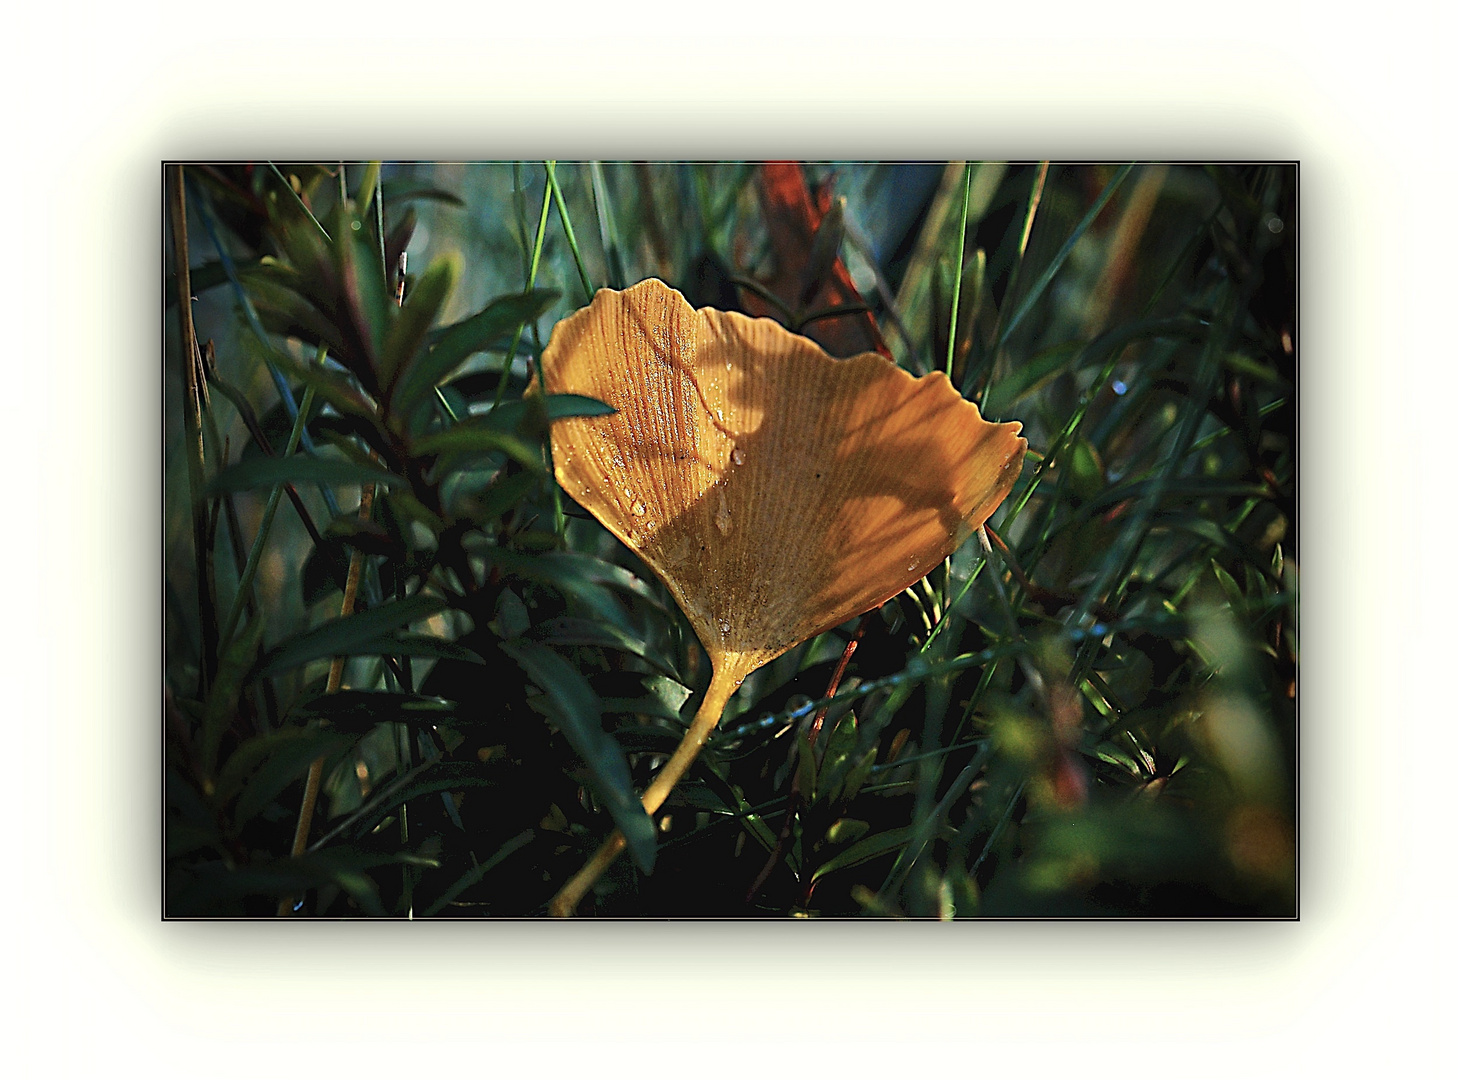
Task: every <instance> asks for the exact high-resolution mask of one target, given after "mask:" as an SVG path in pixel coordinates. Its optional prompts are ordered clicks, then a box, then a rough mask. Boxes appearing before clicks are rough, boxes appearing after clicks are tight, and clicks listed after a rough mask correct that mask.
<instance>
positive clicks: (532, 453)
mask: <svg viewBox="0 0 1458 1080" xmlns="http://www.w3.org/2000/svg"><path fill="white" fill-rule="evenodd" d="M412 448H413V450H414V451H415V453H417V454H421V455H425V454H436V455H439V456H440V458H441V462H440V463H439V464H437V466H436V468H437V470H438V471H440V472H445V471H448V470H449V469H451V468H452V467H453V465H454V463H455V462H456V461H457V460H459V459H460V458H461V457H464V456H471V455H476V454H505V455H506V456H507V457H510V458H513V459H514V460H516V461H518V462H520V463H521V464H522V465H524V466H525V467H526V468H528V469H531V470H532V471H533V472H537V473H545V472H546V471H547V467H546V466H545V465H544V464H543V463H542V452H541V450H540V449H539V448H538V447H536V446H533V445H532V444H530V443H528V442H525V441H523V440H522V439H520V438H518V437H517V436H515V435H510V434H508V433H506V432H504V431H501V430H499V429H497V428H495V427H493V426H491V425H490V424H487V423H485V422H483V421H482V420H478V419H477V418H476V417H472V418H471V419H469V420H462V421H461V422H460V423H459V424H455V425H453V426H451V427H448V428H446V430H444V431H437V432H435V433H433V434H430V435H426V436H424V437H422V438H419V439H416V440H415V442H414V444H413V447H412Z"/></svg>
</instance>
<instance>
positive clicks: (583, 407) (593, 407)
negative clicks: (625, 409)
mask: <svg viewBox="0 0 1458 1080" xmlns="http://www.w3.org/2000/svg"><path fill="white" fill-rule="evenodd" d="M617 411H618V410H617V409H615V408H613V407H612V406H611V405H609V404H608V403H607V402H606V401H598V400H597V398H592V397H587V396H586V395H585V394H548V395H547V419H548V420H565V419H566V418H567V417H569V416H612V415H613V414H614V413H615V412H617Z"/></svg>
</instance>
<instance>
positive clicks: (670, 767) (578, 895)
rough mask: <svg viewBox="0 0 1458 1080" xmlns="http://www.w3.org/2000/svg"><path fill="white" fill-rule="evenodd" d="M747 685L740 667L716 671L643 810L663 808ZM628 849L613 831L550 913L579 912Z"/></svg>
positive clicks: (650, 789)
mask: <svg viewBox="0 0 1458 1080" xmlns="http://www.w3.org/2000/svg"><path fill="white" fill-rule="evenodd" d="M743 681H744V675H743V674H741V673H740V666H739V665H735V664H732V663H725V664H723V665H722V666H716V667H715V668H714V675H713V678H711V679H710V680H709V688H708V690H706V691H705V692H704V700H703V703H702V704H700V705H699V711H698V712H697V713H696V714H695V715H694V719H693V723H692V724H690V725H689V729H688V731H687V732H685V733H684V737H683V740H682V741H681V742H680V743H679V744H678V749H676V750H675V751H674V752H673V756H672V757H670V758H669V759H668V762H667V764H665V765H664V766H663V768H662V769H660V770H659V772H658V775H657V776H655V777H654V778H653V783H651V784H649V785H648V790H647V791H645V792H643V809H644V810H646V811H647V812H648V813H649V814H652V813H653V812H654V811H656V810H657V809H658V808H659V807H660V806H662V805H663V801H664V800H665V799H667V798H668V795H669V793H670V792H671V791H673V789H674V786H675V785H677V783H678V782H679V780H680V779H682V777H683V774H684V773H686V772H688V768H689V766H690V765H692V764H693V762H694V758H696V757H698V756H699V751H700V750H702V749H703V747H704V743H705V742H707V741H708V738H709V733H710V732H712V731H713V730H714V728H715V727H717V726H718V724H719V718H720V717H721V716H723V715H724V706H725V705H727V704H729V699H730V698H731V697H733V695H734V691H735V690H738V689H739V684H740V683H742V682H743ZM626 846H627V841H626V840H624V839H623V834H622V832H621V831H620V830H618V829H614V830H613V833H612V835H611V836H609V837H608V838H607V840H606V841H604V843H603V845H602V847H600V848H598V849H597V854H595V855H594V856H593V857H592V858H591V859H590V860H588V863H587V865H586V866H584V867H583V868H582V869H581V870H579V871H578V872H577V873H576V874H575V875H574V876H573V878H572V880H570V881H569V882H567V884H566V885H564V886H562V889H561V891H560V892H558V893H557V895H556V896H554V897H553V898H552V903H551V905H550V906H549V909H548V910H549V911H550V912H551V913H552V915H554V916H555V917H557V918H559V919H560V918H566V917H567V916H569V915H571V914H572V913H573V912H575V911H576V910H577V905H578V904H580V903H581V902H582V898H583V897H584V896H586V895H587V892H588V890H589V889H591V888H592V886H593V885H594V884H595V883H596V882H597V879H598V878H600V877H602V875H603V872H604V871H606V870H607V868H608V867H609V866H611V865H612V863H613V860H614V859H616V858H617V857H618V856H619V855H620V854H621V853H622V851H623V848H624V847H626Z"/></svg>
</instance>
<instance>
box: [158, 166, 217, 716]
mask: <svg viewBox="0 0 1458 1080" xmlns="http://www.w3.org/2000/svg"><path fill="white" fill-rule="evenodd" d="M167 197H168V209H169V210H170V212H171V217H172V250H173V262H174V264H175V266H176V270H177V275H176V276H177V319H178V327H179V330H180V331H181V334H182V356H181V358H180V359H179V364H180V367H181V370H182V418H183V430H184V443H185V446H184V449H183V455H182V456H183V457H184V458H186V460H187V481H188V489H189V493H190V496H191V500H192V543H193V548H194V552H193V554H194V555H195V557H196V561H197V598H198V617H199V620H200V624H201V625H200V627H199V629H200V630H201V631H202V645H203V648H202V658H201V662H200V663H199V665H198V666H199V668H200V672H199V676H200V679H201V681H202V686H203V689H204V691H206V689H207V688H208V687H210V686H211V685H212V681H213V675H214V673H215V672H216V664H217V655H218V625H217V613H216V611H215V610H214V605H213V595H212V579H213V575H212V560H211V558H210V556H211V551H212V549H211V548H210V547H209V546H208V542H207V513H206V507H205V504H204V503H203V500H202V488H203V482H204V480H205V478H206V465H205V455H204V453H203V434H202V391H201V390H200V389H199V385H200V382H201V380H199V378H198V369H199V367H200V366H201V354H200V353H199V352H198V347H197V327H196V326H194V325H193V321H192V273H191V270H190V269H189V266H188V259H189V254H188V246H187V196H186V195H185V194H184V192H183V184H182V166H181V165H169V166H168V167H167ZM204 385H205V384H204Z"/></svg>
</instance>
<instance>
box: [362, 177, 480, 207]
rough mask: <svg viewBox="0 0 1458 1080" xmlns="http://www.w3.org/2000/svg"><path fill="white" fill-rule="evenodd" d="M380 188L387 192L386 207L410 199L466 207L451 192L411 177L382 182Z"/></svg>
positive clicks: (458, 197)
mask: <svg viewBox="0 0 1458 1080" xmlns="http://www.w3.org/2000/svg"><path fill="white" fill-rule="evenodd" d="M380 186H381V187H382V188H383V189H384V192H385V205H386V206H387V207H388V206H394V205H395V204H396V203H399V202H406V201H407V200H410V199H430V200H433V201H435V202H443V203H447V204H449V205H451V206H465V205H466V204H465V203H464V202H463V201H462V200H461V198H460V196H458V195H452V194H451V193H450V192H449V191H442V190H441V189H440V188H436V187H431V186H430V185H429V184H427V183H426V182H425V181H423V180H416V179H413V178H410V177H395V178H393V179H390V180H382V181H381V182H380Z"/></svg>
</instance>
